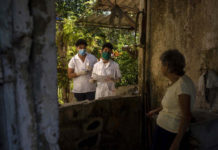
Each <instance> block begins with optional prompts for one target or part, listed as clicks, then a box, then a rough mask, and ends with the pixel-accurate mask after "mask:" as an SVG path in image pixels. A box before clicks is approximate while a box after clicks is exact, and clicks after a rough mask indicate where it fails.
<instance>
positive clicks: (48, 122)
mask: <svg viewBox="0 0 218 150" xmlns="http://www.w3.org/2000/svg"><path fill="white" fill-rule="evenodd" d="M54 3H55V1H53V0H50V1H47V0H16V1H12V0H7V1H0V19H1V23H0V98H1V102H0V111H1V121H0V139H1V141H3V142H1V143H0V144H1V145H0V149H4V150H18V149H19V150H48V149H51V150H57V149H58V145H57V140H58V103H57V95H56V93H57V91H56V85H57V84H56V81H57V75H56V70H57V69H56V48H55V8H54Z"/></svg>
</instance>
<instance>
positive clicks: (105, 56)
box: [92, 43, 121, 99]
mask: <svg viewBox="0 0 218 150" xmlns="http://www.w3.org/2000/svg"><path fill="white" fill-rule="evenodd" d="M112 49H113V45H112V44H111V43H105V44H104V45H103V47H102V54H101V59H100V61H99V62H97V63H96V64H95V65H94V67H93V71H92V79H93V80H94V81H96V82H97V88H96V94H95V99H99V98H102V97H107V96H114V95H115V83H116V82H118V81H120V78H121V73H120V69H119V65H118V64H117V63H116V62H114V61H113V60H111V59H110V58H111V54H112Z"/></svg>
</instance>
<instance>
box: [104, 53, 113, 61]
mask: <svg viewBox="0 0 218 150" xmlns="http://www.w3.org/2000/svg"><path fill="white" fill-rule="evenodd" d="M110 56H111V53H110V52H103V53H102V58H104V60H109V59H110Z"/></svg>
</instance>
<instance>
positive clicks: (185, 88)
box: [177, 81, 191, 96]
mask: <svg viewBox="0 0 218 150" xmlns="http://www.w3.org/2000/svg"><path fill="white" fill-rule="evenodd" d="M181 94H187V95H190V96H191V90H190V87H189V85H188V84H187V83H185V82H184V81H181V82H180V83H179V85H178V88H177V95H181Z"/></svg>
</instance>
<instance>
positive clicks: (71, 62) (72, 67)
mask: <svg viewBox="0 0 218 150" xmlns="http://www.w3.org/2000/svg"><path fill="white" fill-rule="evenodd" d="M68 68H71V69H74V68H75V62H74V59H73V58H71V60H70V62H69V63H68Z"/></svg>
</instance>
